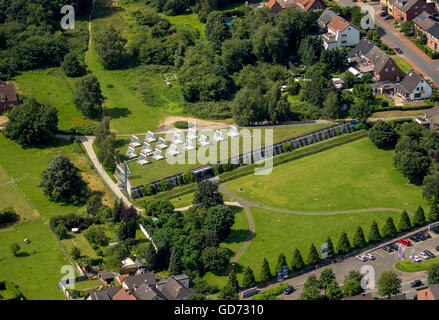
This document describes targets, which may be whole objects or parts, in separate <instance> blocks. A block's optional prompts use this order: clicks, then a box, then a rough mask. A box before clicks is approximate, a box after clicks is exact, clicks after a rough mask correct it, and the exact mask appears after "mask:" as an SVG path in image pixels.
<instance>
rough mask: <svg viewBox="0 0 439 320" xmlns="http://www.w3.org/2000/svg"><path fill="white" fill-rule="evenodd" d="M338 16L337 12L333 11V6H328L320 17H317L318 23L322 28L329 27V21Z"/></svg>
mask: <svg viewBox="0 0 439 320" xmlns="http://www.w3.org/2000/svg"><path fill="white" fill-rule="evenodd" d="M336 17H337V13H335V12H334V11H332V8H331V7H328V8H326V9H325V11H323V13H322V14H321V15H320V17H319V18H318V19H317V24H318V25H319V27H320V28H322V29H327V26H328V23H330V22H331V21H332V20H334V19H335V18H336Z"/></svg>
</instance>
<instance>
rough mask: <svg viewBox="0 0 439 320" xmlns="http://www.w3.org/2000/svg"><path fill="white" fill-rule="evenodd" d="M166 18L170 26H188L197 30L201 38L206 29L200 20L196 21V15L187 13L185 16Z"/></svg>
mask: <svg viewBox="0 0 439 320" xmlns="http://www.w3.org/2000/svg"><path fill="white" fill-rule="evenodd" d="M166 18H167V19H168V20H169V22H171V23H172V24H188V25H191V26H192V27H194V28H195V29H197V30H198V31H199V32H200V35H201V37H202V38H204V31H205V29H206V25H205V24H204V23H201V22H200V20H198V14H196V13H190V14H189V13H187V14H180V15H178V16H166Z"/></svg>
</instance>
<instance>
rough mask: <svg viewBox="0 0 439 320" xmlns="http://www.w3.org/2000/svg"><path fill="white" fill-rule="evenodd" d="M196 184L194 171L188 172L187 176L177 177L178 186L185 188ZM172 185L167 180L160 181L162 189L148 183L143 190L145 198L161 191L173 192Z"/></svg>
mask: <svg viewBox="0 0 439 320" xmlns="http://www.w3.org/2000/svg"><path fill="white" fill-rule="evenodd" d="M194 182H195V174H194V173H193V172H192V171H188V172H186V173H185V174H183V175H181V176H178V177H177V186H184V185H186V184H191V183H194ZM172 188H173V187H172V185H171V183H170V182H169V180H167V179H162V180H160V189H158V188H157V187H156V186H155V185H154V184H151V183H148V184H146V185H145V186H144V187H143V188H142V193H143V195H144V196H152V195H155V194H156V193H158V192H160V191H169V190H172Z"/></svg>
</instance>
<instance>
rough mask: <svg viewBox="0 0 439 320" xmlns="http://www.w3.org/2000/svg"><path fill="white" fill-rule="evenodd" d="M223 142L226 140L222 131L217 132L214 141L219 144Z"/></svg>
mask: <svg viewBox="0 0 439 320" xmlns="http://www.w3.org/2000/svg"><path fill="white" fill-rule="evenodd" d="M223 140H225V139H224V136H223V133H222V132H221V131H220V130H215V134H214V135H213V141H215V142H219V141H223Z"/></svg>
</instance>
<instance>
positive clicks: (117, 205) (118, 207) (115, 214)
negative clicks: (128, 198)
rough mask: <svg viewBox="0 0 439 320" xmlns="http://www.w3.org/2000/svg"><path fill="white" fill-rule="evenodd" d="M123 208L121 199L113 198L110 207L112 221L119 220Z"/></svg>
mask: <svg viewBox="0 0 439 320" xmlns="http://www.w3.org/2000/svg"><path fill="white" fill-rule="evenodd" d="M123 208H124V205H123V201H122V199H119V200H114V204H113V208H112V209H111V217H112V219H113V222H119V221H120V215H121V212H122V209H123Z"/></svg>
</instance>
